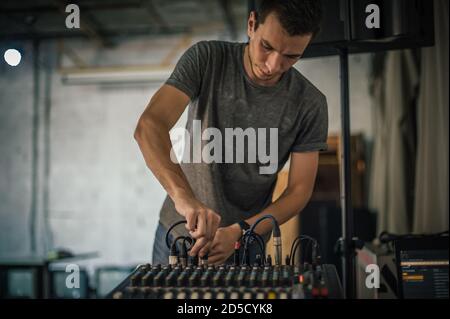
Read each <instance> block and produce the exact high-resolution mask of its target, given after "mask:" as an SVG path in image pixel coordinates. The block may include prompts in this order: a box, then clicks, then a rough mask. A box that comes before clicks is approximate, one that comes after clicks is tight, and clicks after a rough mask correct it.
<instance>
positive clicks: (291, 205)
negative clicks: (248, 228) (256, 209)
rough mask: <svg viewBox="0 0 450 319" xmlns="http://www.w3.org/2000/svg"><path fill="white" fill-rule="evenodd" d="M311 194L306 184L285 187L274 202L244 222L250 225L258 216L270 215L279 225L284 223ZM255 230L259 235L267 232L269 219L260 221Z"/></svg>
mask: <svg viewBox="0 0 450 319" xmlns="http://www.w3.org/2000/svg"><path fill="white" fill-rule="evenodd" d="M311 194H312V192H311V190H310V188H309V187H306V186H298V187H297V188H296V189H289V188H287V189H286V190H285V191H284V192H283V194H282V195H281V196H280V197H279V198H278V199H277V200H276V201H275V202H273V203H272V204H271V205H269V206H268V207H267V208H266V209H264V210H263V211H262V212H260V213H259V214H256V215H255V216H253V217H251V218H249V219H247V220H246V222H247V223H248V224H250V225H252V224H253V223H255V222H256V221H257V220H258V219H259V218H260V217H262V216H264V215H272V216H273V217H275V219H276V220H277V222H278V223H279V224H280V225H281V224H284V223H285V222H287V221H288V220H289V219H291V218H292V217H294V216H295V215H296V214H298V213H299V212H300V211H301V210H302V209H303V208H304V207H305V206H306V204H307V203H308V201H309V199H310V198H311ZM255 230H256V232H257V233H258V234H260V235H262V234H266V233H268V232H269V231H270V230H272V222H271V220H264V221H262V222H260V223H259V224H258V226H257V227H256V229H255Z"/></svg>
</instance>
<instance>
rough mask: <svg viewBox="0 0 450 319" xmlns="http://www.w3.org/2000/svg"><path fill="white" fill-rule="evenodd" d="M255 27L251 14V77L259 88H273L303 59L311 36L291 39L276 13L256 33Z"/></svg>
mask: <svg viewBox="0 0 450 319" xmlns="http://www.w3.org/2000/svg"><path fill="white" fill-rule="evenodd" d="M255 23H256V20H255V15H254V12H252V13H251V15H250V17H249V20H248V36H249V38H250V45H249V50H250V52H249V54H250V60H251V62H250V63H251V70H252V75H250V76H251V77H252V79H253V80H255V81H256V83H258V84H260V85H266V86H270V85H274V84H275V83H277V81H278V80H279V79H280V77H281V75H282V74H283V73H284V72H286V71H287V70H288V69H289V68H290V67H291V66H293V65H294V64H295V63H296V62H297V61H298V60H299V59H300V57H301V56H302V55H303V52H304V51H305V49H306V47H307V46H308V44H309V42H310V41H311V38H312V34H308V35H296V36H290V35H289V34H288V33H287V32H286V31H285V30H284V29H283V27H282V26H281V24H280V22H279V21H278V17H277V15H276V14H275V13H273V12H272V13H270V14H269V15H267V17H266V20H265V21H264V23H262V24H261V23H260V24H259V26H258V28H257V29H256V30H255Z"/></svg>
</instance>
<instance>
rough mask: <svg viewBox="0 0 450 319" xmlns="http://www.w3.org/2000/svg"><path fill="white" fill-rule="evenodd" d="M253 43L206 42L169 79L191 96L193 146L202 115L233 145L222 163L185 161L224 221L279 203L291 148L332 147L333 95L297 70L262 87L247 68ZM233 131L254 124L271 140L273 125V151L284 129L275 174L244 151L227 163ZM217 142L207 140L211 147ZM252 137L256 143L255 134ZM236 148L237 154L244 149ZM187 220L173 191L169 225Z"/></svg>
mask: <svg viewBox="0 0 450 319" xmlns="http://www.w3.org/2000/svg"><path fill="white" fill-rule="evenodd" d="M245 46H246V43H230V42H222V41H201V42H198V43H197V44H195V45H193V46H192V47H191V48H189V49H188V50H187V51H186V52H185V53H184V54H183V55H182V57H181V58H180V60H179V61H178V63H177V65H176V67H175V70H174V71H173V73H172V75H171V76H170V78H169V79H168V80H167V82H166V84H168V85H171V86H174V87H176V88H177V89H179V90H181V91H182V92H184V93H185V94H187V95H188V96H189V97H190V100H191V103H190V105H189V109H188V120H187V124H186V130H187V131H188V132H189V133H190V135H191V139H189V141H191V143H190V145H191V147H192V145H193V143H194V142H193V141H192V137H193V136H194V134H193V127H194V126H195V125H194V124H193V123H194V122H193V121H194V120H200V121H201V131H202V132H203V131H204V130H205V129H207V128H216V129H218V130H220V133H221V134H222V138H223V140H224V141H223V144H226V145H222V150H223V151H222V157H223V158H224V160H222V161H221V162H220V161H215V162H214V161H213V162H211V163H209V164H208V163H207V162H208V161H206V162H205V161H204V160H202V161H201V163H192V162H193V161H192V160H191V161H190V163H186V162H181V163H180V165H181V167H182V170H183V172H184V174H185V175H186V178H187V179H188V181H189V184H190V185H191V187H192V189H193V191H194V193H195V196H196V197H197V199H198V200H200V201H201V202H203V203H204V204H205V205H207V206H208V207H210V208H211V209H213V210H215V211H216V212H217V213H219V214H220V215H221V217H222V222H221V226H228V225H231V224H233V223H235V222H238V221H240V220H243V219H247V218H249V217H251V216H253V215H255V214H258V213H260V212H261V211H262V210H263V209H264V208H266V207H267V206H268V205H269V204H270V203H271V199H272V193H273V190H274V187H275V183H276V179H277V173H278V171H280V170H281V169H282V168H283V166H284V164H285V163H286V161H287V160H288V158H289V155H290V153H291V152H311V151H321V150H325V149H326V148H327V144H326V140H327V134H328V111H327V102H326V98H325V96H324V95H323V94H322V93H321V92H320V91H319V90H318V89H317V88H316V87H315V86H314V85H313V84H311V83H310V82H309V81H308V80H307V79H306V78H305V77H303V76H302V75H301V74H300V72H298V71H297V70H296V69H294V68H290V69H289V70H288V71H287V72H285V73H284V74H283V76H282V77H281V79H280V80H279V82H278V83H277V84H276V85H274V86H271V87H265V86H260V85H257V84H255V83H254V82H252V81H251V80H250V78H249V77H248V76H247V74H246V72H245V69H244V65H243V55H244V49H245ZM168 107H170V106H168ZM197 123H199V122H197ZM226 128H228V129H230V128H231V129H235V128H242V129H243V130H246V129H248V128H250V129H253V130H254V132H256V135H257V139H256V141H258V138H260V137H261V136H262V137H263V134H262V133H261V134H260V132H261V131H260V130H261V129H262V130H263V131H264V130H265V136H266V141H265V144H266V153H265V154H270V153H269V151H270V150H273V148H272V149H271V148H270V147H271V146H270V145H269V144H270V139H269V138H272V137H273V134H271V133H272V132H273V131H271V130H270V129H271V128H272V129H273V128H277V129H278V149H277V155H278V159H277V162H278V163H277V164H278V165H277V166H276V169H274V170H273V171H271V174H261V167H267V165H268V164H267V162H264V161H262V160H261V161H260V158H259V157H258V159H257V161H256V163H254V162H253V163H252V162H251V161H249V160H248V159H249V158H251V156H250V155H249V154H244V158H245V160H244V163H238V162H237V160H236V158H234V161H232V163H229V161H228V163H226V162H227V161H226V160H225V156H226V154H228V155H229V154H230V151H231V152H232V151H233V150H232V149H227V147H229V146H230V143H229V142H226V141H225V136H226V130H225V129H226ZM247 132H248V131H247ZM211 140H212V138H211V139H210V140H207V141H202V143H201V145H202V146H203V147H204V146H205V145H206V144H207V143H208V141H211ZM229 141H230V140H229ZM252 141H255V140H254V139H253V140H252ZM246 142H247V143H252V142H251V139H250V137H249V138H248V139H247V140H246ZM253 144H254V143H253ZM248 145H250V144H246V146H247V148H246V150H247V149H249V147H248ZM261 145H264V144H261ZM257 146H258V147H259V146H260V144H257ZM233 147H234V148H235V154H234V155H236V152H238V146H233ZM250 149H251V148H250ZM272 153H274V152H272ZM272 155H273V154H272ZM261 158H262V157H261ZM191 159H192V156H191ZM209 162H210V161H209ZM249 162H250V163H249ZM263 163H264V164H263ZM269 171H270V170H269ZM181 219H182V217H181V216H180V215H179V214H178V213H177V212H176V210H175V207H174V203H173V201H172V200H171V199H170V198H169V197H168V196H167V197H166V199H165V201H164V203H163V206H162V208H161V212H160V221H161V223H162V224H163V225H164V226H165V227H166V228H168V227H169V226H170V225H171V224H173V223H174V222H176V221H178V220H181ZM182 230H183V227H178V228H177V229H176V230H175V234H176V235H180V234H182Z"/></svg>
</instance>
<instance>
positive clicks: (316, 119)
mask: <svg viewBox="0 0 450 319" xmlns="http://www.w3.org/2000/svg"><path fill="white" fill-rule="evenodd" d="M307 104H308V105H307V106H306V111H305V113H304V114H303V116H302V117H301V120H300V129H299V132H298V134H297V138H296V140H295V142H294V144H293V145H292V148H291V152H314V151H325V150H327V148H328V145H327V137H328V107H327V100H326V98H325V96H324V95H320V96H319V97H318V98H316V99H314V100H313V101H309V102H308V103H307Z"/></svg>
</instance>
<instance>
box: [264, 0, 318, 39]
mask: <svg viewBox="0 0 450 319" xmlns="http://www.w3.org/2000/svg"><path fill="white" fill-rule="evenodd" d="M255 9H256V25H255V30H256V29H257V28H258V25H259V24H260V23H264V21H265V20H266V17H267V16H268V15H269V14H270V13H272V12H275V14H276V15H277V17H278V20H279V21H280V23H281V26H282V27H283V29H285V30H286V32H287V33H288V34H289V35H290V36H294V35H306V34H312V35H313V36H315V35H316V34H317V33H318V32H319V31H320V24H321V21H322V5H321V3H320V0H260V1H256V8H255Z"/></svg>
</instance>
